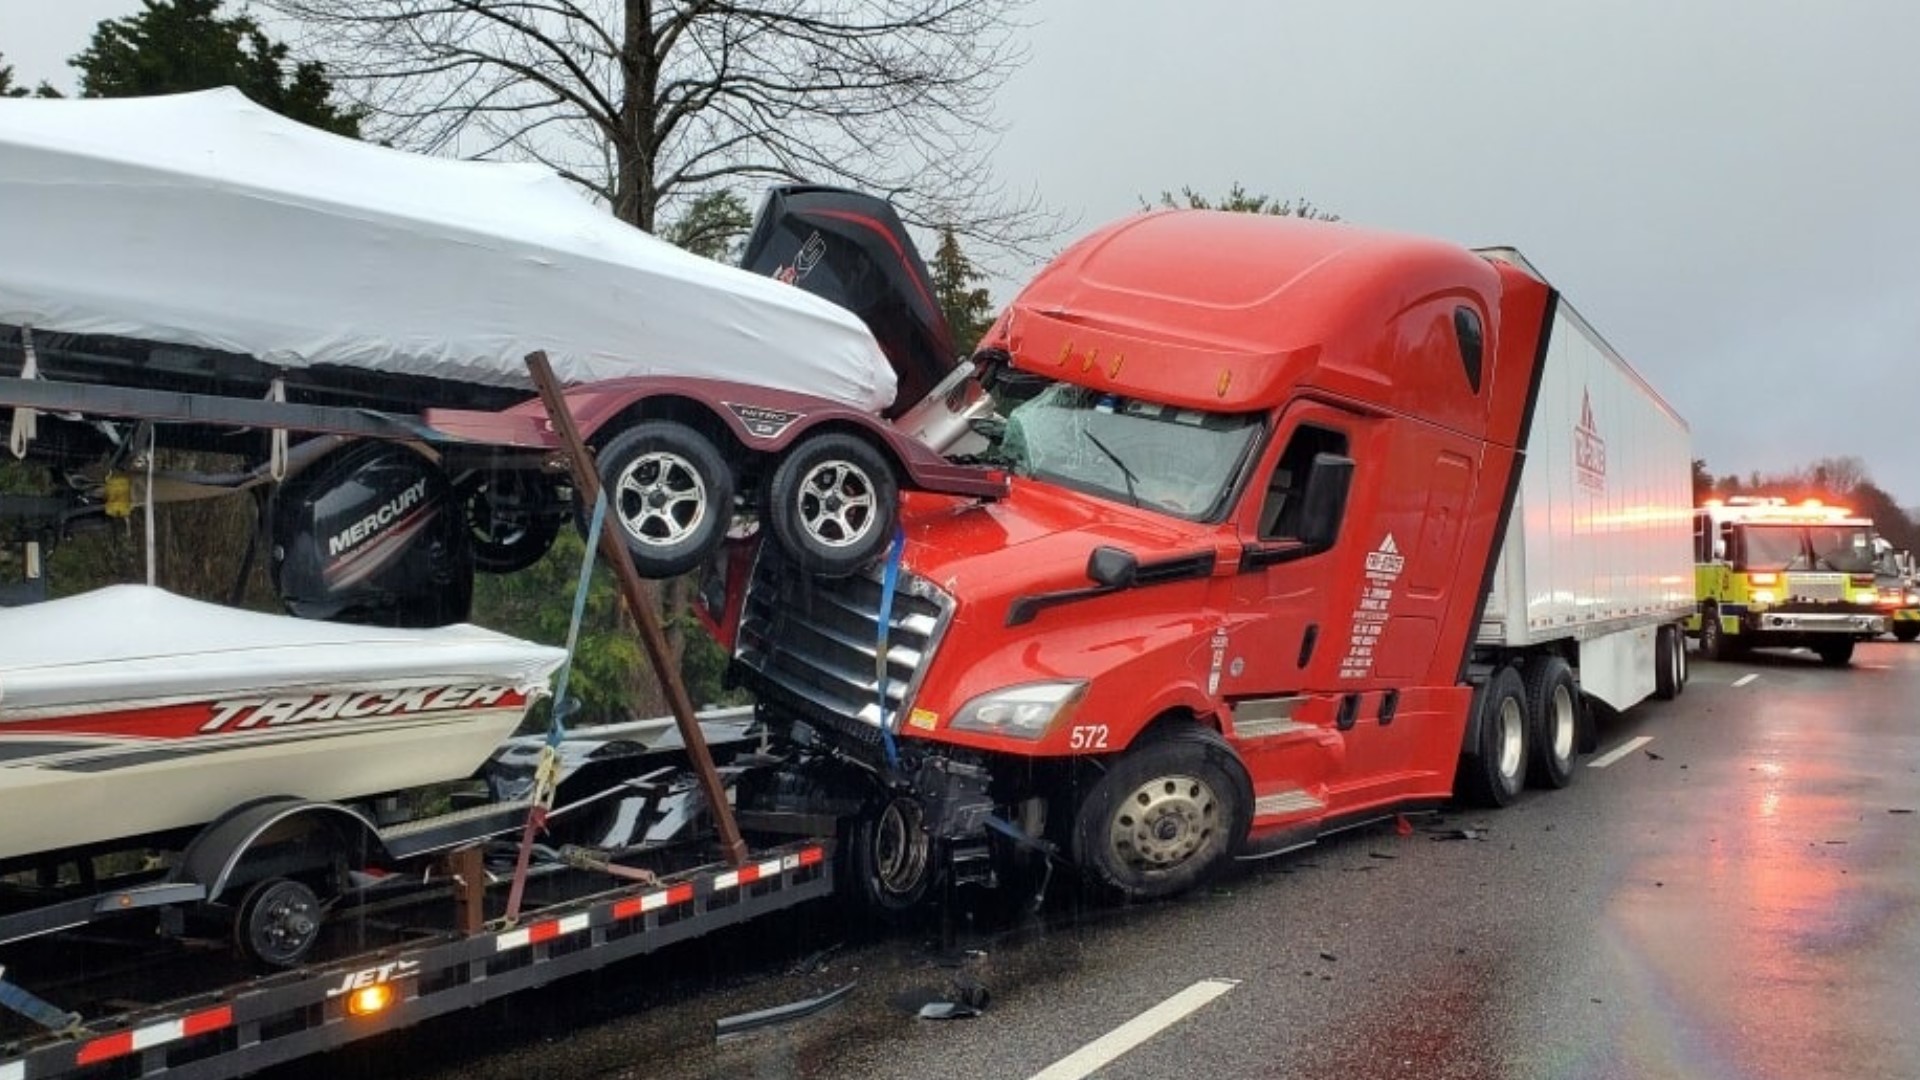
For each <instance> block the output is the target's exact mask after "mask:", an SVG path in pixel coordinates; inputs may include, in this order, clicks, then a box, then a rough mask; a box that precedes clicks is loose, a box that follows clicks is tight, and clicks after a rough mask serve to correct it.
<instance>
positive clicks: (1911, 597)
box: [1907, 592, 1920, 605]
mask: <svg viewBox="0 0 1920 1080" xmlns="http://www.w3.org/2000/svg"><path fill="white" fill-rule="evenodd" d="M1907 603H1908V604H1909V605H1913V604H1920V592H1910V593H1908V594H1907Z"/></svg>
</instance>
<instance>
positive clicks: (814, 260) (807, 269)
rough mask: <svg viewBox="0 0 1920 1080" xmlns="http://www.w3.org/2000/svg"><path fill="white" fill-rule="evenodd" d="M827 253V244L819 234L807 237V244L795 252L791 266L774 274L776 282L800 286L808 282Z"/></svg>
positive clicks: (781, 268) (784, 267)
mask: <svg viewBox="0 0 1920 1080" xmlns="http://www.w3.org/2000/svg"><path fill="white" fill-rule="evenodd" d="M826 253H827V242H826V241H825V240H823V239H821V238H820V234H819V232H817V231H816V232H815V233H814V234H813V235H812V236H809V237H807V242H806V243H804V244H801V245H800V250H799V251H796V252H794V254H793V262H792V264H791V265H788V266H782V267H780V268H779V269H777V270H775V271H774V272H773V278H774V280H775V281H784V282H786V283H787V284H789V285H798V284H799V283H800V282H802V281H804V280H806V277H807V275H808V274H811V273H813V268H814V267H816V266H819V265H820V259H821V257H822V256H824V255H825V254H826Z"/></svg>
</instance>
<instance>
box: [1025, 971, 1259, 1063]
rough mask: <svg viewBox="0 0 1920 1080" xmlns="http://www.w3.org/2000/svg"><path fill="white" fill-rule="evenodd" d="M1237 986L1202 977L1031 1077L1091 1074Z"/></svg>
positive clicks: (1220, 980)
mask: <svg viewBox="0 0 1920 1080" xmlns="http://www.w3.org/2000/svg"><path fill="white" fill-rule="evenodd" d="M1238 985H1240V980H1238V979H1202V980H1200V981H1199V982H1197V983H1194V984H1193V985H1192V986H1189V987H1187V988H1186V989H1185V990H1182V991H1180V992H1179V993H1177V994H1175V995H1173V996H1172V997H1170V998H1168V999H1167V1000H1165V1001H1163V1002H1161V1003H1160V1004H1158V1005H1155V1006H1154V1007H1153V1008H1151V1009H1148V1010H1147V1011H1146V1012H1143V1013H1141V1014H1140V1015H1139V1016H1136V1017H1134V1018H1133V1019H1131V1020H1129V1021H1127V1022H1126V1023H1124V1024H1121V1025H1120V1026H1119V1027H1117V1028H1114V1029H1113V1030H1112V1031H1109V1032H1107V1033H1106V1034H1105V1035H1102V1036H1100V1037H1099V1038H1097V1039H1095V1040H1093V1041H1092V1042H1090V1043H1088V1044H1087V1045H1085V1046H1083V1047H1081V1048H1080V1049H1078V1050H1075V1051H1074V1052H1073V1053H1071V1054H1068V1055H1067V1056H1066V1057H1063V1058H1061V1059H1060V1060H1059V1061H1056V1062H1054V1063H1053V1064H1051V1065H1049V1066H1047V1067H1046V1068H1044V1069H1041V1070H1040V1071H1039V1072H1037V1073H1034V1074H1033V1076H1032V1078H1031V1080H1081V1078H1082V1077H1086V1076H1092V1075H1093V1074H1094V1073H1095V1072H1096V1071H1098V1070H1099V1069H1102V1068H1104V1067H1106V1065H1107V1064H1108V1063H1110V1062H1112V1061H1113V1060H1114V1059H1116V1058H1118V1057H1119V1056H1120V1055H1122V1054H1124V1053H1126V1052H1127V1051H1129V1050H1131V1049H1133V1048H1134V1047H1136V1046H1139V1045H1140V1044H1141V1043H1143V1042H1146V1041H1147V1040H1148V1039H1151V1038H1153V1037H1154V1036H1155V1035H1158V1034H1160V1033H1161V1032H1162V1031H1165V1030H1166V1029H1168V1028H1170V1027H1172V1026H1173V1025H1175V1024H1177V1023H1179V1022H1180V1021H1182V1020H1184V1019H1186V1018H1187V1017H1188V1016H1189V1015H1191V1014H1192V1013H1194V1012H1196V1011H1198V1010H1199V1009H1200V1008H1201V1006H1204V1005H1205V1004H1206V1003H1207V1002H1209V1001H1212V1000H1213V999H1214V998H1217V997H1219V996H1220V995H1221V994H1224V993H1226V992H1227V991H1229V990H1231V989H1233V988H1234V987H1236V986H1238Z"/></svg>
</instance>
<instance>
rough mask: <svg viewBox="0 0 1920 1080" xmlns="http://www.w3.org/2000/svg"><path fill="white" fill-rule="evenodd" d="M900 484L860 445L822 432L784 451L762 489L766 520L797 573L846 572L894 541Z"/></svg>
mask: <svg viewBox="0 0 1920 1080" xmlns="http://www.w3.org/2000/svg"><path fill="white" fill-rule="evenodd" d="M899 498H900V483H899V481H898V480H897V479H895V477H894V474H893V463H892V462H890V461H888V460H887V458H886V455H884V454H882V453H881V452H880V451H878V450H875V449H874V448H873V446H872V445H871V444H869V443H868V442H867V441H866V440H864V439H861V438H859V437H857V436H854V435H845V434H839V433H828V434H825V435H817V436H813V437H810V438H806V439H803V440H801V442H800V443H799V444H798V445H796V446H794V447H793V448H792V449H791V450H788V451H787V455H786V457H784V458H782V459H781V460H780V465H779V467H778V468H776V469H774V471H773V479H772V480H771V481H770V482H769V483H768V485H767V518H768V522H769V524H771V525H772V527H773V535H774V536H776V537H778V538H779V540H780V546H781V547H782V548H783V549H785V551H786V553H787V554H788V556H790V557H791V558H792V559H793V561H794V563H795V564H797V565H798V566H799V567H800V568H801V569H803V570H807V571H809V572H811V573H815V574H819V575H822V576H827V577H840V576H844V575H846V574H851V573H853V572H854V571H855V570H858V569H860V568H861V567H862V566H865V565H866V564H868V563H870V562H872V561H873V560H874V559H876V558H878V557H879V555H880V553H881V552H882V551H883V550H885V549H886V546H887V544H888V542H889V541H891V540H892V539H893V523H894V519H895V516H896V513H897V510H898V506H899Z"/></svg>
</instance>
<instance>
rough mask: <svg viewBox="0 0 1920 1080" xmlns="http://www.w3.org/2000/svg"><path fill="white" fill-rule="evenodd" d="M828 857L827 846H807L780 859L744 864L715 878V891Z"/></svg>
mask: <svg viewBox="0 0 1920 1080" xmlns="http://www.w3.org/2000/svg"><path fill="white" fill-rule="evenodd" d="M826 857H827V852H826V849H825V848H817V847H813V848H805V849H803V850H801V851H796V852H794V853H793V854H791V855H782V856H781V857H780V858H778V859H768V860H767V861H766V862H763V863H755V864H753V865H752V866H743V867H741V868H740V869H738V870H729V871H727V872H726V873H724V874H721V875H719V876H717V877H715V878H714V879H713V889H714V891H715V892H719V891H720V890H721V889H732V888H737V887H739V886H741V885H751V884H753V883H754V882H756V881H760V880H762V879H764V878H770V877H779V876H780V874H781V872H782V871H786V870H798V869H800V868H801V867H803V866H813V865H815V864H816V863H819V862H820V861H821V860H823V859H825V858H826Z"/></svg>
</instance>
